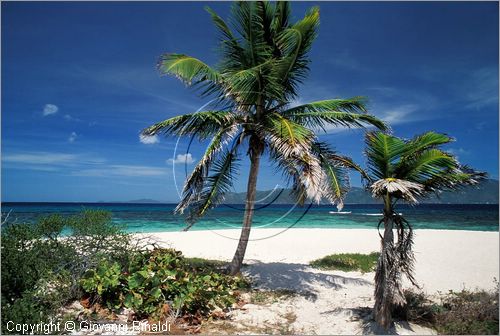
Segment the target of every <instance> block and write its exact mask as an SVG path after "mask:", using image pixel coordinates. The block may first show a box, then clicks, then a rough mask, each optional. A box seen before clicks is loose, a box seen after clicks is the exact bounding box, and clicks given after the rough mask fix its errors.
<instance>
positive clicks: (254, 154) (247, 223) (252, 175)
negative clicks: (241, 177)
mask: <svg viewBox="0 0 500 336" xmlns="http://www.w3.org/2000/svg"><path fill="white" fill-rule="evenodd" d="M250 143H251V150H250V151H251V153H250V172H249V175H248V185H247V196H246V204H245V215H244V217H243V227H242V228H241V235H240V240H239V242H238V247H237V249H236V252H235V254H234V257H233V260H232V261H231V263H230V264H229V274H231V275H235V274H237V273H239V271H240V268H241V265H242V264H243V258H244V257H245V251H246V249H247V245H248V240H249V238H250V228H251V226H252V218H253V211H254V202H255V192H256V189H257V175H258V174H259V163H260V156H261V151H260V150H259V149H258V148H255V147H254V148H252V141H250Z"/></svg>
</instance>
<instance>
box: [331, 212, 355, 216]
mask: <svg viewBox="0 0 500 336" xmlns="http://www.w3.org/2000/svg"><path fill="white" fill-rule="evenodd" d="M329 213H331V214H332V215H348V214H350V213H352V211H329Z"/></svg>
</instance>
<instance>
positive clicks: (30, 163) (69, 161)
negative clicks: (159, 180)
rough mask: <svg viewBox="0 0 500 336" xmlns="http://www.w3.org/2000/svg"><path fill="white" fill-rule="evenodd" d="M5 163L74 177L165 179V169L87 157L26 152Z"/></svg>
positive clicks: (15, 155) (3, 160)
mask: <svg viewBox="0 0 500 336" xmlns="http://www.w3.org/2000/svg"><path fill="white" fill-rule="evenodd" d="M2 164H3V165H4V166H9V167H10V168H14V169H27V170H43V171H66V172H67V173H68V174H70V175H72V176H95V177H100V176H102V177H119V176H126V177H148V176H149V177H152V176H165V175H167V174H168V173H169V171H170V170H169V169H168V168H165V167H154V166H139V165H124V164H106V160H104V159H100V158H95V157H91V156H89V155H87V154H67V153H51V152H24V153H15V154H7V155H4V156H2Z"/></svg>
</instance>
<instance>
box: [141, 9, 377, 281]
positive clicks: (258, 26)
mask: <svg viewBox="0 0 500 336" xmlns="http://www.w3.org/2000/svg"><path fill="white" fill-rule="evenodd" d="M207 11H208V12H209V13H210V15H211V17H212V20H213V23H214V24H215V26H216V28H217V29H218V31H219V33H220V54H221V55H220V57H221V59H220V62H219V64H218V65H217V66H216V67H210V66H209V65H207V64H205V63H203V62H202V61H200V60H198V59H196V58H193V57H190V56H187V55H183V54H164V55H162V56H161V58H160V62H159V64H158V68H159V70H160V72H161V73H162V74H168V75H174V76H176V77H177V78H179V79H180V80H182V81H183V82H184V83H186V84H187V85H189V86H193V87H195V88H198V89H199V90H201V95H202V96H203V97H207V98H211V99H213V101H214V103H213V106H214V107H213V108H210V109H208V110H206V111H202V112H198V113H191V114H184V115H179V116H177V117H173V118H170V119H167V120H165V121H162V122H159V123H157V124H155V125H153V126H151V127H149V128H147V129H145V130H143V134H144V135H155V134H160V133H161V134H165V135H175V136H188V135H189V136H193V137H196V138H198V139H200V140H207V139H210V142H209V144H208V147H207V149H206V151H205V153H204V155H203V156H202V158H201V159H200V161H199V163H198V164H197V165H196V166H195V168H194V169H193V172H192V173H191V174H190V175H189V176H188V178H187V180H186V182H185V185H184V189H183V195H182V199H181V200H180V202H179V204H178V205H177V207H176V209H175V211H176V212H177V213H183V212H184V211H185V210H188V215H187V222H188V226H187V228H186V229H188V228H189V227H191V225H193V223H195V222H196V220H197V219H199V218H200V217H201V216H203V215H205V214H206V213H207V211H209V210H210V209H211V208H213V207H215V206H216V205H217V204H220V203H221V202H222V201H223V199H224V194H225V193H226V192H227V191H228V190H230V188H231V186H232V177H233V175H234V173H235V171H236V169H237V165H236V163H237V161H238V159H239V158H240V157H241V156H242V154H244V153H245V152H246V154H247V156H248V157H249V159H250V171H249V176H248V185H247V194H246V204H245V212H244V218H243V227H242V231H241V237H240V240H239V243H238V247H237V249H236V253H235V255H234V258H233V260H232V262H231V264H230V265H229V271H230V273H231V274H235V273H237V272H239V270H240V267H241V265H242V262H243V258H244V255H245V250H246V247H247V243H248V240H249V236H250V228H251V224H252V217H253V213H254V201H255V192H256V184H257V176H258V172H259V166H260V162H261V157H262V155H263V154H267V155H268V156H269V159H270V161H271V162H273V163H274V164H275V165H276V167H277V168H278V169H280V170H282V172H283V173H284V175H285V176H286V177H288V178H289V182H291V184H292V187H293V195H294V196H295V197H296V199H297V201H298V202H299V203H300V204H303V203H304V201H305V200H306V199H311V200H314V201H319V200H320V199H321V198H327V199H329V200H330V201H331V202H332V203H340V204H341V203H342V199H343V197H344V194H345V192H346V189H347V187H348V175H347V174H346V168H354V169H358V170H360V169H359V167H358V166H356V165H355V164H354V163H353V162H352V161H351V160H350V159H349V158H346V157H343V156H340V155H338V154H337V153H336V152H335V151H333V150H331V149H330V148H329V147H328V145H327V144H325V143H321V142H319V141H318V139H317V137H316V136H315V133H314V130H317V129H318V128H324V127H326V126H327V125H337V126H344V127H363V126H367V125H373V126H375V127H378V128H380V129H385V128H386V125H385V124H384V123H383V122H382V121H380V120H378V119H377V118H375V117H373V116H371V115H369V114H366V108H365V105H364V102H363V100H362V99H361V98H359V97H355V98H351V99H332V100H323V101H318V102H313V103H309V104H304V105H299V106H294V107H291V106H290V105H291V104H290V102H293V101H294V100H296V98H297V91H296V90H297V86H298V84H300V83H301V81H302V80H303V79H304V78H305V76H306V74H307V72H308V65H309V62H310V60H309V58H308V56H307V54H308V52H309V50H310V48H311V45H312V43H313V41H314V39H315V37H316V33H317V29H318V24H319V9H318V8H317V7H313V8H311V9H310V10H309V11H308V12H307V14H306V15H305V16H304V18H303V19H301V20H299V21H298V22H296V23H291V22H290V7H289V4H288V3H287V2H276V4H270V3H268V2H237V3H234V4H233V6H232V17H231V19H230V21H229V24H228V23H226V22H225V21H224V20H223V19H222V18H221V17H220V16H218V15H217V14H216V13H215V12H213V11H212V10H211V9H209V8H207Z"/></svg>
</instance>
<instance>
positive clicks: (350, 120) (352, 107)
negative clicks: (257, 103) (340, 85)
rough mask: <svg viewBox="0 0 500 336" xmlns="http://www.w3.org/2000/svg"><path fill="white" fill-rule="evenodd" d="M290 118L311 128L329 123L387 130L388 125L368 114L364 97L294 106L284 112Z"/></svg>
mask: <svg viewBox="0 0 500 336" xmlns="http://www.w3.org/2000/svg"><path fill="white" fill-rule="evenodd" d="M282 114H283V115H286V116H287V117H288V118H290V119H292V120H294V121H295V122H298V123H300V124H303V125H307V126H308V127H311V128H322V129H323V130H324V129H325V127H326V126H327V125H329V124H330V125H336V126H343V127H366V126H375V127H377V128H379V129H381V130H387V129H388V126H387V124H385V123H384V122H383V121H381V120H379V119H378V118H376V117H374V116H372V115H370V114H366V107H365V105H364V99H363V98H361V97H354V98H351V99H331V100H323V101H317V102H313V103H309V104H304V105H299V106H295V107H292V108H290V109H288V110H286V111H283V112H282Z"/></svg>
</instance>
